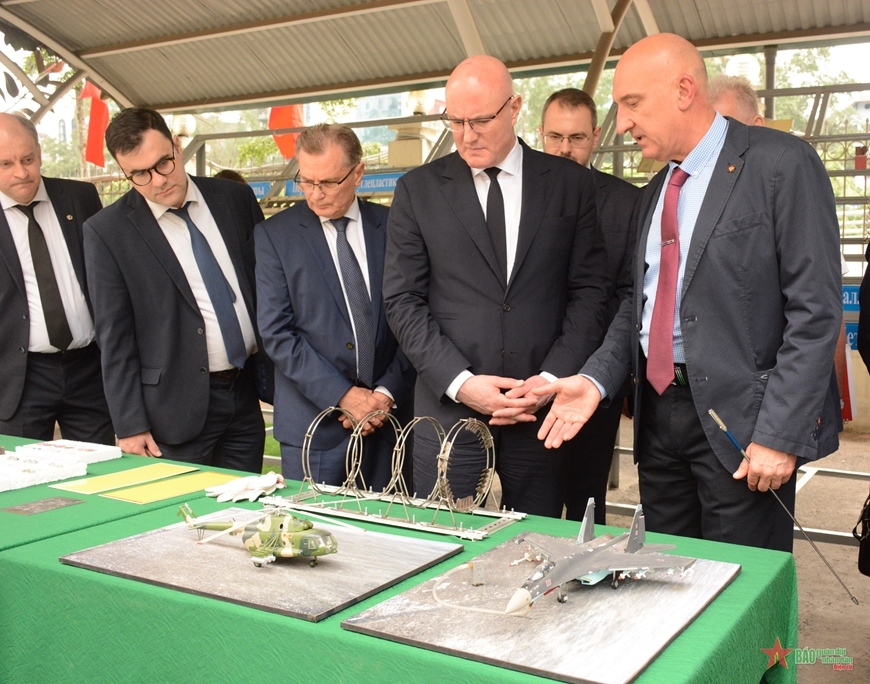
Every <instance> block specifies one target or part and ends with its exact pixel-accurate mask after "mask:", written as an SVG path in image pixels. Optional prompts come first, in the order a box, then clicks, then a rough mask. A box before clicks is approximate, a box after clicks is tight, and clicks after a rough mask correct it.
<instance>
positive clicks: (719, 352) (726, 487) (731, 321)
mask: <svg viewBox="0 0 870 684" xmlns="http://www.w3.org/2000/svg"><path fill="white" fill-rule="evenodd" d="M613 99H614V101H615V102H617V103H618V104H619V113H618V115H617V130H618V131H619V132H620V133H625V132H630V133H631V135H632V136H633V137H634V139H635V140H636V141H637V143H638V145H639V146H640V148H641V151H642V153H643V155H644V157H646V158H648V159H657V160H660V161H667V162H669V163H668V166H667V167H665V168H664V169H662V171H661V172H660V173H659V174H658V175H657V176H656V177H655V178H654V179H653V180H652V182H651V183H650V184H649V186H647V189H646V190H645V192H644V196H643V199H642V206H641V213H640V215H641V223H640V228H641V229H640V232H639V233H638V250H637V258H636V259H635V266H634V283H635V286H634V292H633V297H632V299H631V300H626V302H624V303H623V305H622V306H621V307H620V310H619V313H618V314H617V317H616V319H615V320H614V322H613V324H612V325H611V327H610V330H609V331H608V334H607V337H606V339H605V341H604V344H603V346H602V347H601V349H599V350H598V351H597V352H596V353H595V354H594V355H593V356H592V357H591V358H590V359H589V361H588V362H587V363H586V365H585V366H584V367H583V368H582V369H581V374H580V375H576V376H574V377H571V378H566V379H562V380H560V381H558V382H557V383H555V384H554V385H551V386H549V387H542V388H540V389H539V390H536V391H539V392H540V393H542V394H543V393H551V392H553V391H555V392H556V398H555V401H554V404H553V407H552V408H551V410H550V412H549V414H548V415H547V417H546V418H545V419H544V422H543V424H542V426H541V430H540V432H539V435H540V437H541V439H545V440H546V444H547V445H548V446H554V447H558V446H560V445H561V444H562V442H563V441H564V440H566V439H570V438H571V437H573V436H574V435H575V434H576V433H577V431H578V430H579V429H580V428H581V427H582V425H583V424H584V423H585V422H586V420H587V419H588V417H589V416H590V415H591V414H592V412H593V411H594V410H595V408H596V407H597V406H598V403H599V401H600V400H601V398H602V397H605V398H606V397H608V396H611V395H612V394H613V393H615V392H616V391H617V390H618V389H619V388H620V387H621V386H622V384H623V383H624V382H625V378H626V377H628V375H629V373H630V372H631V373H633V374H634V377H635V379H636V384H635V408H634V412H635V419H634V420H635V458H636V459H637V462H638V475H639V481H640V496H641V503H642V504H643V507H644V514H645V515H646V524H647V529H649V530H652V531H655V532H664V533H668V534H678V535H682V536H690V537H699V538H704V539H712V540H716V541H724V542H729V543H736V544H745V545H748V546H760V547H767V548H773V549H780V550H784V551H790V550H791V548H792V521H791V519H790V518H789V516H788V515H786V513H785V511H783V510H782V509H781V508H780V506H779V503H778V502H777V501H776V500H775V499H774V497H772V496H770V495H769V494H767V490H768V489H777V490H779V492H778V493H779V496H780V498H781V499H782V501H783V503H785V504H786V506H788V507H789V508H791V509H793V508H794V495H795V485H794V483H795V478H794V477H792V475H793V472H794V469H795V466H796V465H797V462H798V460H800V461H810V460H815V459H818V458H821V457H823V456H826V455H827V454H829V453H831V452H832V451H835V450H836V448H837V443H838V442H837V429H838V423H839V420H838V416H839V402H838V397H837V385H836V378H835V376H834V347H835V343H836V340H837V333H838V330H839V326H840V320H841V316H842V314H841V307H840V258H839V227H838V224H837V216H836V210H835V206H834V196H833V192H832V190H831V183H830V180H829V179H828V176H827V173H826V172H825V168H824V166H823V164H822V163H821V160H820V159H819V157H818V155H817V154H816V152H815V150H813V148H812V147H810V146H809V145H807V144H806V143H805V142H804V141H802V140H800V139H798V138H795V137H794V136H791V135H789V134H787V133H782V132H780V131H774V130H770V129H767V128H763V127H761V126H744V125H743V124H741V123H739V122H737V121H734V120H732V119H725V118H723V117H722V116H721V115H719V114H718V113H717V112H716V111H715V110H714V109H713V106H712V104H711V102H710V97H709V94H708V90H707V73H706V69H705V67H704V61H703V59H702V58H701V55H700V53H699V52H698V51H697V49H695V47H694V46H692V44H691V43H689V42H688V41H686V40H685V39H683V38H681V37H679V36H676V35H673V34H657V35H655V36H650V37H648V38H644V39H643V40H641V41H639V42H638V43H636V44H635V45H633V46H632V47H631V48H629V49H628V50H627V51H626V52H625V54H624V55H623V56H622V58H621V59H620V61H619V64H618V65H617V67H616V75H615V78H614V82H613ZM710 409H713V410H715V411H716V413H717V414H718V415H719V417H720V418H721V419H722V421H723V422H724V423H725V424H726V425H727V426H728V428H730V431H731V432H732V433H733V435H734V437H735V438H736V440H737V441H738V442H739V443H740V444H741V445H743V447H744V448H745V450H746V453H747V454H748V456H749V459H750V460H749V461H748V462H747V461H746V460H744V459H743V458H742V456H741V455H740V453H739V452H738V451H737V449H735V448H734V446H733V445H732V444H731V443H730V441H729V439H728V437H727V436H726V435H725V434H724V433H723V432H722V430H720V429H719V427H718V425H717V424H716V422H715V421H714V420H713V419H712V417H711V416H710V415H708V412H709V410H710ZM744 479H745V481H743V480H744Z"/></svg>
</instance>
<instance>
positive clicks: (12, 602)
mask: <svg viewBox="0 0 870 684" xmlns="http://www.w3.org/2000/svg"><path fill="white" fill-rule="evenodd" d="M32 489H39V488H38V487H37V488H32ZM52 491H55V490H52ZM287 491H288V492H289V493H295V491H296V489H295V488H294V487H292V486H291V487H288V490H287ZM90 504H91V502H88V504H83V505H81V506H74V507H72V509H67V511H66V512H63V513H62V515H64V516H72V515H73V514H74V513H75V512H76V511H75V510H74V509H77V508H78V509H84V508H85V507H86V506H89V505H90ZM110 504H114V505H117V506H124V507H126V509H125V510H129V509H131V508H132V509H133V513H134V514H133V515H125V516H121V515H119V516H118V519H115V520H111V521H108V522H101V521H99V520H94V521H93V522H94V526H91V527H82V526H79V527H78V528H76V527H75V526H71V531H70V532H69V533H66V534H60V535H56V536H51V537H50V538H45V539H42V540H40V541H34V542H33V543H28V544H24V545H20V546H16V547H15V548H8V549H7V550H5V551H3V552H0V682H4V683H9V684H11V683H16V684H17V683H19V682H20V683H22V684H25V683H27V684H30V683H32V682H41V681H45V682H53V683H54V682H57V683H60V682H84V681H86V682H89V683H94V682H118V681H123V682H148V683H149V684H150V683H152V682H182V681H191V682H249V681H251V682H252V681H257V682H260V681H264V680H270V679H272V678H277V679H284V678H289V679H291V680H293V679H297V678H299V679H304V680H309V681H323V682H354V683H357V682H377V683H378V684H383V683H384V682H388V681H392V682H452V681H456V682H459V681H468V682H493V683H495V682H498V683H500V684H501V683H504V682H530V681H545V680H541V679H539V678H536V677H533V676H531V675H527V674H523V673H518V672H514V671H510V670H505V669H502V668H498V667H495V666H492V665H486V664H482V663H478V662H472V661H468V660H464V659H461V658H457V657H454V656H448V655H442V654H438V653H434V652H431V651H427V650H424V649H420V648H415V647H412V646H406V645H402V644H397V643H393V642H389V641H385V640H381V639H377V638H373V637H370V636H366V635H362V634H355V633H351V632H348V631H346V630H343V629H341V627H340V623H341V621H342V620H344V619H346V618H348V617H350V616H352V615H355V614H357V613H359V612H361V611H362V610H365V609H366V608H368V607H370V606H373V605H376V604H378V603H380V602H381V601H383V600H385V599H386V598H388V597H390V596H393V595H395V594H397V593H399V592H401V591H404V590H405V589H407V588H410V587H412V586H415V585H417V584H418V583H420V582H424V581H426V580H429V579H431V578H433V577H435V576H437V575H440V574H442V573H443V572H445V571H447V570H448V569H450V568H452V567H454V566H456V565H459V564H461V563H464V562H466V561H468V560H470V559H471V558H473V557H475V556H477V555H479V554H480V553H481V552H482V551H484V550H486V549H488V548H491V547H493V546H495V545H497V544H500V543H501V542H503V541H506V540H508V539H511V538H512V537H514V536H516V535H518V534H520V533H522V532H523V531H532V530H533V531H537V532H542V533H546V534H553V535H560V536H566V537H572V536H575V535H576V533H577V527H578V524H577V523H576V522H568V521H564V520H553V519H548V518H541V517H535V516H530V517H529V518H527V519H526V520H523V521H521V522H518V523H516V524H514V525H511V526H509V527H507V528H505V529H503V530H500V531H499V532H497V533H495V534H493V535H492V536H491V537H490V538H488V539H486V540H483V541H480V542H464V544H465V550H464V551H463V553H462V554H460V555H458V556H455V557H454V558H452V559H450V560H448V561H446V562H444V563H442V564H440V565H438V566H435V567H433V568H430V569H429V570H426V571H424V572H422V573H420V574H418V575H415V576H413V577H411V578H409V579H407V580H405V581H404V582H402V583H401V584H399V585H397V586H396V587H393V588H391V589H388V590H386V591H383V592H381V593H379V594H376V595H375V596H373V597H371V598H369V599H367V600H365V601H363V602H361V603H359V604H357V605H355V606H352V607H350V608H348V609H346V610H345V611H343V612H340V613H338V614H336V615H333V616H332V617H329V618H327V619H325V620H323V621H322V622H319V623H309V622H305V621H303V620H299V619H294V618H289V617H285V616H281V615H276V614H272V613H267V612H263V611H260V610H256V609H253V608H247V607H244V606H239V605H234V604H230V603H226V602H223V601H218V600H214V599H209V598H204V597H200V596H195V595H191V594H186V593H182V592H179V591H174V590H171V589H165V588H162V587H157V586H151V585H148V584H144V583H141V582H136V581H132V580H126V579H122V578H118V577H112V576H108V575H103V574H100V573H97V572H93V571H90V570H85V569H81V568H75V567H70V566H67V565H62V564H61V563H60V562H59V561H58V557H59V556H62V555H64V554H67V553H71V552H74V551H79V550H82V549H85V548H88V547H91V546H96V545H99V544H103V543H106V542H110V541H114V540H117V539H121V538H124V537H128V536H131V535H134V534H139V533H142V532H145V531H148V530H153V529H156V528H159V527H163V526H165V525H168V524H172V523H173V522H174V521H176V518H175V513H176V510H177V507H178V506H177V503H172V504H169V503H164V505H163V506H162V507H160V508H156V509H153V510H147V509H146V508H143V507H141V506H139V507H137V506H134V505H132V504H122V502H112V501H104V502H103V503H102V504H99V505H101V506H102V505H106V506H108V505H110ZM96 505H97V504H95V506H96ZM227 505H228V504H217V503H216V502H215V501H214V500H213V499H199V500H197V503H196V508H197V513H199V514H204V513H208V512H211V511H215V510H220V509H222V508H224V507H226V506H227ZM252 507H254V506H253V505H252ZM106 510H107V515H106V517H110V516H109V515H108V511H109V509H106ZM46 515H50V514H45V515H42V514H41V515H37V516H33V518H34V519H36V520H39V519H40V518H42V519H43V520H45V519H46V518H45V516H46ZM96 517H98V516H95V518H96ZM17 521H18V519H16V522H17ZM97 523H101V524H97ZM7 525H8V520H7V519H5V518H4V519H3V534H4V535H9V534H10V532H8V531H6V527H7ZM371 528H372V529H378V530H380V531H388V532H391V533H394V534H398V535H412V536H428V535H425V534H424V533H416V532H408V531H404V530H397V529H391V528H385V527H381V526H377V525H372V526H371ZM596 531H597V533H599V534H600V533H601V532H602V528H601V527H600V526H599V527H598V528H597V530H596ZM431 538H435V537H431ZM648 539H649V541H650V542H671V543H676V544H677V545H678V550H677V553H680V554H681V555H688V556H695V557H699V558H707V559H711V560H720V561H725V562H731V563H739V564H740V565H741V566H742V570H741V572H740V574H739V575H738V576H737V578H736V579H735V580H734V581H733V582H732V583H731V584H730V585H729V586H728V587H726V588H725V590H724V591H723V592H722V593H721V594H720V595H719V597H718V598H716V599H715V600H714V601H713V602H712V603H711V604H710V606H709V607H708V608H707V609H706V610H705V611H704V612H703V613H702V614H701V615H700V616H699V617H698V618H697V619H696V620H695V621H694V622H693V623H692V624H690V625H689V627H688V628H687V629H686V630H685V631H684V632H683V633H682V634H680V635H679V636H678V637H677V638H676V639H675V640H674V641H673V642H672V643H671V644H670V646H668V647H667V648H666V649H665V651H664V652H662V654H661V655H660V656H659V657H658V658H656V659H655V660H654V661H653V662H652V664H651V665H650V666H649V667H648V668H647V669H646V670H645V671H644V672H643V673H642V674H641V675H640V676H639V677H638V678H637V679H636V680H635V681H636V682H638V684H650V683H652V682H661V683H667V684H674V683H676V682H686V683H687V684H688V683H692V684H695V683H698V682H723V683H727V684H739V683H741V682H747V683H748V682H758V681H760V680H761V679H762V677H764V676H766V681H770V682H775V683H780V682H794V681H795V674H796V668H795V667H794V666H793V665H792V666H791V667H789V668H788V669H786V668H783V667H782V666H780V665H775V666H774V667H773V668H771V669H770V670H769V671H767V672H766V673H765V668H766V666H767V662H768V657H767V655H766V654H765V653H763V652H762V651H761V649H762V648H768V649H769V648H771V647H773V645H774V641H775V640H776V638H777V637H778V638H779V639H780V642H781V643H782V644H783V646H785V647H793V646H795V645H796V643H797V585H796V575H795V564H794V559H793V558H792V556H791V555H789V554H786V553H781V552H775V551H766V550H760V549H752V548H746V547H739V546H732V545H728V544H719V543H714V542H705V541H700V540H693V539H683V538H673V537H668V536H664V535H656V534H649V535H648ZM240 562H246V560H245V559H244V556H243V555H242V558H241V560H240ZM301 570H302V571H309V570H312V569H310V568H308V566H307V565H305V566H304V568H301ZM263 571H264V572H268V571H269V570H268V568H267V569H264V570H263ZM313 571H316V569H313ZM360 571H361V572H365V568H361V569H360ZM513 619H521V618H513ZM577 638H578V639H582V638H583V635H582V634H578V635H577Z"/></svg>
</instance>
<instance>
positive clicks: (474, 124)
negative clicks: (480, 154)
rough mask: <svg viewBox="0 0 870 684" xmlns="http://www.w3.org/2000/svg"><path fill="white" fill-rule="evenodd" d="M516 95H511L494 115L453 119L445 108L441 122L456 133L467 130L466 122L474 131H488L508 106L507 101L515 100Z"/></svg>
mask: <svg viewBox="0 0 870 684" xmlns="http://www.w3.org/2000/svg"><path fill="white" fill-rule="evenodd" d="M515 97H516V95H511V96H510V97H509V98H508V99H507V100H505V101H504V104H503V105H502V106H501V107H499V108H498V111H497V112H496V113H495V114H493V115H492V116H482V117H480V118H477V119H451V118H450V117H449V116H448V115H447V110H446V109H445V110H444V113H443V114H441V123H443V124H444V127H445V128H449V129H450V130H451V131H453V132H454V133H461V132H462V131H463V130H465V124H468V127H469V128H470V129H471V130H472V131H476V132H477V133H484V132H486V131H487V130H488V129H489V127H490V126H491V125H492V122H493V121H495V120H496V119H497V118H498V115H499V114H501V112H502V110H503V109H504V108H505V107H507V103H508V102H510V101H511V100H513V99H514V98H515Z"/></svg>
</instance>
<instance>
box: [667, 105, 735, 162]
mask: <svg viewBox="0 0 870 684" xmlns="http://www.w3.org/2000/svg"><path fill="white" fill-rule="evenodd" d="M727 132H728V121H727V119H725V117H723V116H722V115H721V114H719V112H716V116H715V117H714V118H713V123H712V124H710V128H709V129H708V130H707V132H706V133H705V134H704V137H703V138H701V141H700V142H699V143H698V144H697V145H695V147H694V148H693V149H692V151H691V152H689V154H687V155H686V158H685V159H684V160H683V161H682V162H679V163H678V162H675V161H671V162H668V165H669V166H670V167H671V171H672V172H673V170H674V167H675V166H679V167H680V168H681V169H682V170H683V171H685V172H686V173H688V174H689V175H690V176H693V177H694V176H697V175H698V174H699V173H701V171H702V169H704V167H705V166H707V163H708V162H709V161H710V159H711V157H713V155H715V154H717V153H718V151H719V150H720V149H722V142H723V140H724V139H725V134H726V133H727Z"/></svg>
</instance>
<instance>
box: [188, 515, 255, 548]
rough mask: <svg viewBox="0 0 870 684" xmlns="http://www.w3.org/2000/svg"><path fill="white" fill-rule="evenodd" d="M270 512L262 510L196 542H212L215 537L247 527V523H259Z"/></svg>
mask: <svg viewBox="0 0 870 684" xmlns="http://www.w3.org/2000/svg"><path fill="white" fill-rule="evenodd" d="M270 513H271V512H270V511H261V512H260V513H259V514H258V515H256V516H254V517H253V518H248V519H247V520H241V521H239V522H237V523H236V524H235V525H233V526H231V527H228V528H227V529H225V530H221V531H220V532H216V533H215V534H212V535H210V536H208V537H206V538H205V539H200V540H199V541H198V542H196V543H197V544H208V543H209V542H212V541H214V540H215V539H218V538H219V537H223V536H226V535H228V534H232V533H233V532H236V531H238V530H240V529H242V528H243V527H245V525H250V524H253V523H258V522H260V521H261V520H262V519H263V518H265V517H266V516H267V515H270Z"/></svg>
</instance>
